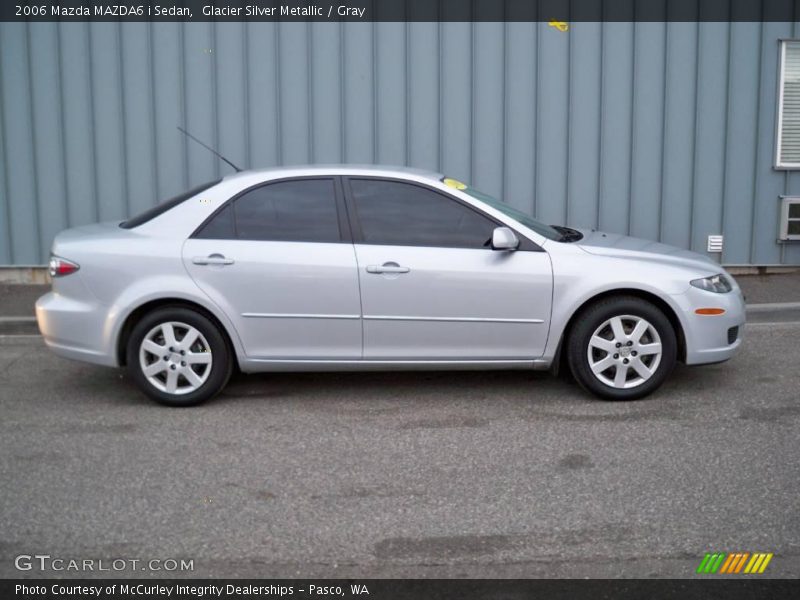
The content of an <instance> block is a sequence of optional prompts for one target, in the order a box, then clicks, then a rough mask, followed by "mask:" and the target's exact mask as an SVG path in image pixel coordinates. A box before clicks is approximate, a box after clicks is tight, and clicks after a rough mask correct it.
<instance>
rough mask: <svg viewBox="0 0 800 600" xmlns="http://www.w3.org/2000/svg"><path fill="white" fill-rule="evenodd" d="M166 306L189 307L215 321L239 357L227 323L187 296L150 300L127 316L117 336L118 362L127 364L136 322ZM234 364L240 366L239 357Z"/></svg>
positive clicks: (229, 346) (122, 364) (233, 353)
mask: <svg viewBox="0 0 800 600" xmlns="http://www.w3.org/2000/svg"><path fill="white" fill-rule="evenodd" d="M166 307H175V308H188V309H191V310H194V311H197V312H198V313H200V314H201V315H203V316H204V317H206V318H207V319H208V320H209V321H211V322H212V323H214V325H215V326H216V327H217V328H218V329H219V331H220V333H222V337H223V339H224V340H225V343H226V344H227V345H228V350H229V351H230V353H231V356H233V357H235V358H236V357H237V356H238V355H237V352H236V346H235V345H234V343H233V339H232V338H231V333H230V332H229V331H228V329H227V328H226V327H225V325H224V324H223V323H222V322H221V321H220V320H219V319H218V318H217V317H216V315H214V313H212V312H211V311H210V310H208V309H207V308H206V307H204V306H203V305H202V304H199V303H197V302H193V301H191V300H187V299H185V298H157V299H155V300H149V301H148V302H145V303H144V304H141V305H140V306H137V307H136V308H135V309H134V310H132V311H131V312H130V314H128V316H127V317H125V321H124V322H123V324H122V327H121V328H120V331H119V335H118V336H117V347H116V357H117V363H118V364H119V365H120V366H121V367H124V366H125V365H126V364H127V356H126V354H127V347H128V339H129V338H130V335H131V332H132V331H133V328H134V327H136V324H137V323H138V322H139V321H140V320H141V319H142V318H143V317H144V316H145V315H147V314H148V313H150V312H152V311H153V310H156V309H158V308H166ZM234 364H235V365H236V366H237V367H238V358H236V360H235V361H234Z"/></svg>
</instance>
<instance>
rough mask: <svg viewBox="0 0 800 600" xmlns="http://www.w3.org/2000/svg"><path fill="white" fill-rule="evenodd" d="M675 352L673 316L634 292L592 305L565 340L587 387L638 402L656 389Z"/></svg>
mask: <svg viewBox="0 0 800 600" xmlns="http://www.w3.org/2000/svg"><path fill="white" fill-rule="evenodd" d="M618 344H619V345H618ZM659 351H660V352H659ZM677 354H678V342H677V337H676V335H675V330H674V329H673V327H672V324H671V323H670V322H669V319H667V317H666V315H664V313H663V312H662V311H661V310H660V309H659V308H658V307H656V306H655V305H653V304H651V303H650V302H647V301H645V300H642V299H641V298H637V297H635V296H618V297H613V298H607V299H604V300H600V301H598V302H595V303H594V304H592V305H590V306H589V307H588V308H586V309H584V310H583V312H581V313H580V314H579V315H578V317H577V318H576V320H575V323H574V324H573V326H572V329H571V331H570V333H569V339H568V340H567V360H568V362H569V367H570V371H571V372H572V375H573V376H574V377H575V379H576V380H577V382H578V383H579V384H580V386H581V387H582V388H583V389H585V390H586V391H588V392H590V393H592V394H594V395H595V396H598V397H600V398H603V399H606V400H637V399H639V398H642V397H644V396H647V395H648V394H650V393H652V392H653V391H655V390H656V389H658V387H659V386H661V384H662V383H664V380H665V379H666V378H667V376H668V375H669V374H670V373H671V372H672V370H673V368H674V367H675V362H676V360H677Z"/></svg>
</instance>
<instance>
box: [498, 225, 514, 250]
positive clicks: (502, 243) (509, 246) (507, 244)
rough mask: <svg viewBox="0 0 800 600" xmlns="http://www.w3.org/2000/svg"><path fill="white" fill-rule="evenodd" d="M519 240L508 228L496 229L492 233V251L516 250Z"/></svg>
mask: <svg viewBox="0 0 800 600" xmlns="http://www.w3.org/2000/svg"><path fill="white" fill-rule="evenodd" d="M517 248H519V238H518V237H517V235H516V234H515V233H514V232H513V231H512V230H511V229H509V228H508V227H496V228H495V230H494V231H493V232H492V250H516V249H517Z"/></svg>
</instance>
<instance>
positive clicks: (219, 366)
mask: <svg viewBox="0 0 800 600" xmlns="http://www.w3.org/2000/svg"><path fill="white" fill-rule="evenodd" d="M170 336H171V337H170ZM170 349H172V351H170ZM126 356H127V363H128V365H127V366H128V373H129V374H130V376H131V378H132V379H133V380H134V381H135V382H136V385H138V386H139V388H140V389H141V390H142V391H143V392H144V393H145V394H146V395H147V396H149V397H150V398H152V399H153V400H155V401H156V402H159V403H161V404H165V405H167V406H194V405H196V404H200V403H201V402H205V401H206V400H208V399H210V398H212V397H214V396H215V395H216V394H218V393H219V392H220V391H221V390H222V388H224V387H225V384H226V383H228V379H229V378H230V376H231V372H232V371H233V358H232V355H231V351H230V349H229V347H228V344H227V342H226V339H225V337H224V334H223V333H222V332H221V331H220V330H219V328H218V327H217V326H216V325H215V324H214V323H213V322H212V321H211V320H210V319H208V318H207V317H206V316H204V315H203V314H201V313H199V312H197V311H195V310H192V309H190V308H185V307H180V306H166V307H163V308H158V309H155V310H154V311H152V312H150V313H147V314H146V315H145V316H144V317H143V318H142V319H140V320H139V322H138V323H137V324H136V326H135V327H134V328H133V331H132V332H131V335H130V337H129V338H128V344H127V355H126Z"/></svg>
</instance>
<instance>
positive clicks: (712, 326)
mask: <svg viewBox="0 0 800 600" xmlns="http://www.w3.org/2000/svg"><path fill="white" fill-rule="evenodd" d="M50 274H51V275H52V278H53V291H52V292H50V293H48V294H46V295H45V296H43V297H42V298H40V299H39V301H38V302H37V303H36V315H37V319H38V323H39V328H40V330H41V332H42V335H43V336H44V340H45V342H46V343H47V345H48V346H49V347H50V348H52V350H53V351H54V352H56V353H57V354H59V355H61V356H65V357H67V358H72V359H78V360H83V361H88V362H91V363H95V364H100V365H108V366H112V367H126V368H127V369H128V371H129V372H130V375H131V377H132V379H133V380H134V381H135V382H136V383H137V384H138V385H139V386H140V387H141V389H142V390H143V391H144V392H145V393H146V394H147V395H148V396H150V397H151V398H153V399H155V400H157V401H158V402H162V403H164V404H169V405H175V406H188V405H192V404H196V403H198V402H201V401H204V400H207V399H208V398H211V397H212V396H214V395H215V394H216V393H217V392H219V391H220V390H221V389H222V388H223V386H225V384H226V383H227V381H228V379H229V377H230V376H231V373H232V372H233V370H234V368H235V367H238V368H239V369H240V370H241V371H243V372H255V371H288V370H293V371H319V370H335V371H339V370H366V369H386V370H389V369H511V368H520V369H553V370H557V369H558V367H559V366H561V365H568V367H569V370H570V371H571V372H572V374H573V375H574V377H575V379H576V380H577V381H578V383H580V385H581V386H582V387H583V388H584V389H586V390H588V391H589V392H591V393H593V394H594V395H596V396H599V397H601V398H606V399H611V400H632V399H635V398H640V397H642V396H645V395H646V394H649V393H650V392H652V391H653V390H655V389H656V388H658V387H659V386H660V385H661V384H662V383H663V382H664V380H665V379H666V378H667V376H668V375H669V373H670V371H672V369H673V367H674V366H675V363H676V361H683V362H685V363H686V364H689V365H699V364H706V363H716V362H720V361H724V360H727V359H729V358H730V357H731V356H733V354H734V353H735V352H736V350H737V349H738V348H739V346H740V344H741V341H742V333H743V325H744V321H745V311H744V308H745V307H744V300H743V297H742V294H741V291H740V290H739V287H738V286H737V284H736V282H735V281H734V279H733V278H732V277H731V276H730V275H729V274H727V273H726V272H725V271H724V270H722V269H721V268H720V266H719V265H718V264H716V263H714V262H713V261H711V260H709V259H708V258H706V257H704V256H701V255H699V254H695V253H692V252H688V251H685V250H681V249H678V248H674V247H670V246H666V245H663V244H660V243H656V242H651V241H646V240H641V239H635V238H630V237H626V236H622V235H617V234H611V233H602V232H599V231H589V230H582V229H572V228H569V227H561V226H550V225H545V224H542V223H540V222H538V221H536V220H534V219H532V218H531V217H529V216H528V215H526V214H524V213H522V212H520V211H517V210H515V209H514V208H512V207H511V206H509V205H508V204H505V203H503V202H500V201H498V200H496V199H494V198H492V197H490V196H488V195H486V194H483V193H481V192H479V191H477V190H475V189H473V188H472V187H470V186H468V185H466V184H463V183H461V182H459V181H456V180H453V179H449V178H447V177H443V176H442V175H440V174H436V173H431V172H426V171H418V170H413V169H401V168H381V167H354V166H331V167H293V168H282V169H270V170H261V171H246V172H241V173H236V174H235V175H231V176H228V177H225V178H224V179H222V180H220V181H215V182H213V183H210V184H207V185H203V186H200V187H198V188H195V189H193V190H191V191H189V192H186V193H185V194H182V195H180V196H178V197H176V198H174V199H172V200H168V201H166V202H164V203H162V204H159V205H158V206H156V207H154V208H152V209H150V210H148V211H147V212H145V213H143V214H141V215H138V216H136V217H133V218H131V219H129V220H127V221H124V222H122V223H119V222H113V223H103V224H97V225H89V226H85V227H78V228H75V229H70V230H67V231H64V232H62V233H61V234H59V235H58V236H57V237H56V239H55V241H54V243H53V248H52V257H51V260H50Z"/></svg>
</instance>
